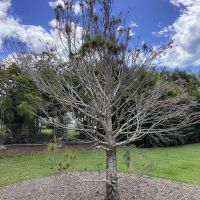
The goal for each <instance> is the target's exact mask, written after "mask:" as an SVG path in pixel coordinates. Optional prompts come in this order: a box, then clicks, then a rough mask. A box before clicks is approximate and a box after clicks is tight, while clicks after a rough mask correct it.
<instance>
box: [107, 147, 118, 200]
mask: <svg viewBox="0 0 200 200" xmlns="http://www.w3.org/2000/svg"><path fill="white" fill-rule="evenodd" d="M106 179H107V183H106V198H105V200H120V196H119V189H118V178H117V157H116V148H112V149H109V150H107V151H106Z"/></svg>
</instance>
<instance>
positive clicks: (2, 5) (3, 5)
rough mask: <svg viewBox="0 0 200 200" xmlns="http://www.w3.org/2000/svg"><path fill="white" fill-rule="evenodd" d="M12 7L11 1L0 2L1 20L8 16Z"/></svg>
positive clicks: (3, 0) (2, 0)
mask: <svg viewBox="0 0 200 200" xmlns="http://www.w3.org/2000/svg"><path fill="white" fill-rule="evenodd" d="M10 6H11V1H10V0H1V2H0V19H2V18H3V17H5V16H6V14H7V11H8V9H9V7H10Z"/></svg>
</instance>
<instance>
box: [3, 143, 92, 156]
mask: <svg viewBox="0 0 200 200" xmlns="http://www.w3.org/2000/svg"><path fill="white" fill-rule="evenodd" d="M93 148H94V146H93V145H92V144H64V145H63V147H62V148H61V149H60V150H61V151H62V150H72V151H81V150H90V149H93ZM47 152H48V150H47V146H46V145H31V144H28V145H9V146H6V149H4V150H0V157H10V156H22V155H30V154H38V153H47Z"/></svg>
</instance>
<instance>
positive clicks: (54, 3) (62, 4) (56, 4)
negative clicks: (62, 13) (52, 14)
mask: <svg viewBox="0 0 200 200" xmlns="http://www.w3.org/2000/svg"><path fill="white" fill-rule="evenodd" d="M58 5H60V6H62V7H63V8H64V6H65V3H64V1H63V0H57V1H50V2H49V6H50V7H51V8H53V9H55V8H56V7H57V6H58Z"/></svg>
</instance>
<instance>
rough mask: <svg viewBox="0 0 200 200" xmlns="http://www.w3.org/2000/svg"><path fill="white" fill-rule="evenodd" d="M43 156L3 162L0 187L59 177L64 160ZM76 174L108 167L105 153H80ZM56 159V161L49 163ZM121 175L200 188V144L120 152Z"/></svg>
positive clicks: (56, 156)
mask: <svg viewBox="0 0 200 200" xmlns="http://www.w3.org/2000/svg"><path fill="white" fill-rule="evenodd" d="M127 150H129V152H130V155H131V166H130V169H127V167H126V165H125V164H124V154H125V153H126V151H127ZM62 155H63V154H61V153H57V154H56V155H48V154H40V155H29V156H21V157H7V158H0V186H3V185H8V184H11V183H15V182H19V181H22V180H28V179H33V178H38V177H44V176H50V175H53V174H55V173H56V170H55V167H56V166H58V165H57V163H58V162H59V160H60V158H61V156H62ZM73 155H75V156H76V159H75V161H74V162H73V164H72V168H73V170H78V171H99V170H103V169H104V167H105V153H104V151H100V150H96V151H82V152H80V151H77V152H74V153H73ZM49 156H50V157H51V158H55V160H54V161H52V160H49ZM118 170H119V172H128V173H136V174H138V173H142V174H145V175H150V176H156V177H161V178H164V179H170V180H175V181H179V182H186V183H193V184H200V144H193V145H185V146H180V147H170V148H154V149H135V148H127V149H119V150H118Z"/></svg>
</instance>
